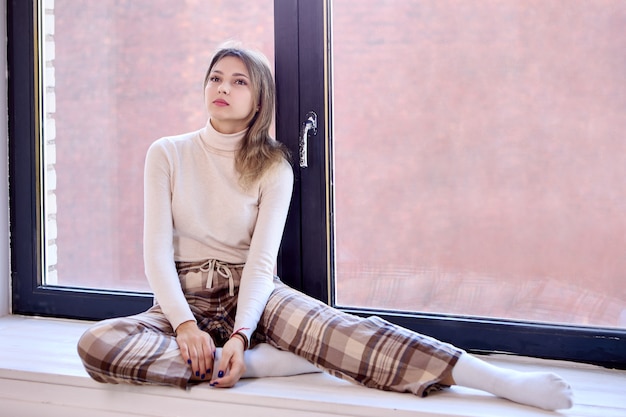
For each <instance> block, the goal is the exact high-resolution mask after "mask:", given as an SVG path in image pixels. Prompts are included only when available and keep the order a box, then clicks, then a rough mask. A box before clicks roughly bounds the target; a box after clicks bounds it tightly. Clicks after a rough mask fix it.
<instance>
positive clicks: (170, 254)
mask: <svg viewBox="0 0 626 417" xmlns="http://www.w3.org/2000/svg"><path fill="white" fill-rule="evenodd" d="M244 134H245V131H244V132H240V133H235V134H232V135H225V134H221V133H219V132H217V131H216V130H215V129H214V128H213V127H212V125H211V123H210V122H208V123H207V125H206V127H205V128H204V129H201V130H199V131H196V132H192V133H187V134H183V135H180V136H173V137H165V138H161V139H159V140H157V141H156V142H154V143H153V144H152V145H151V146H150V149H149V150H148V153H147V156H146V164H145V176H144V264H145V271H146V276H147V278H148V281H149V283H150V286H151V288H152V290H153V292H154V295H155V298H156V299H157V301H158V303H159V305H160V306H161V308H162V309H163V312H164V314H165V316H166V317H167V318H168V320H169V321H170V323H171V325H172V327H173V328H174V329H176V328H177V327H178V326H179V325H180V324H181V323H183V322H185V321H189V320H195V318H194V316H193V314H192V313H191V309H190V308H189V305H188V304H187V302H186V300H185V297H184V294H183V292H182V289H181V286H180V283H179V279H178V274H177V271H176V267H175V263H174V262H175V261H186V262H189V261H192V262H193V261H203V260H207V259H217V260H219V261H223V262H228V263H245V267H244V268H243V274H242V277H241V285H240V288H239V299H238V307H237V314H236V318H235V329H240V328H245V329H247V330H244V331H243V332H244V334H245V335H246V336H247V337H248V340H250V336H251V334H252V332H253V331H254V330H255V329H256V326H257V323H258V321H259V319H260V317H261V314H262V312H263V310H264V308H265V305H266V303H267V300H268V298H269V296H270V293H271V292H272V290H273V289H274V283H273V274H274V266H275V263H276V257H277V254H278V248H279V245H280V241H281V238H282V233H283V229H284V224H285V219H286V217H287V211H288V208H289V201H290V199H291V193H292V187H293V172H292V170H291V167H290V165H289V164H288V163H287V162H286V161H285V162H284V163H283V164H278V165H276V166H274V167H273V168H272V169H270V170H269V171H268V172H267V173H266V174H265V175H264V176H263V177H262V178H261V179H260V180H259V181H258V182H257V183H256V184H254V185H252V186H250V187H249V189H248V190H244V189H243V188H242V187H241V186H240V184H239V175H238V173H237V172H236V170H235V160H234V158H235V153H236V150H237V149H238V147H239V145H240V142H241V140H242V138H243V136H244Z"/></svg>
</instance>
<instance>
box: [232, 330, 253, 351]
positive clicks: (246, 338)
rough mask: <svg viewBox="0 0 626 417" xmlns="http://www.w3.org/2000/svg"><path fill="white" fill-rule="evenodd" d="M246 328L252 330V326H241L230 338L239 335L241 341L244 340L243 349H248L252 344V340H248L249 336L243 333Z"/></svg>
mask: <svg viewBox="0 0 626 417" xmlns="http://www.w3.org/2000/svg"><path fill="white" fill-rule="evenodd" d="M244 330H250V328H248V327H241V328H239V329H237V330H235V331H234V332H233V333H232V334H231V335H230V339H232V337H233V336H239V337H240V338H241V341H242V342H243V350H248V347H249V346H250V342H249V341H248V337H247V336H246V335H245V334H243V333H242V331H244Z"/></svg>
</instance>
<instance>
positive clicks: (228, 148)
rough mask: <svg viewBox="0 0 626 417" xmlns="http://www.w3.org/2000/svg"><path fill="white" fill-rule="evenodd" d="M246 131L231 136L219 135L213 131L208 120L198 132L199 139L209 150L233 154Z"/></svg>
mask: <svg viewBox="0 0 626 417" xmlns="http://www.w3.org/2000/svg"><path fill="white" fill-rule="evenodd" d="M247 131H248V129H244V130H242V131H241V132H237V133H231V134H225V133H220V132H218V131H217V130H215V128H214V127H213V125H212V124H211V119H209V120H208V121H207V124H206V126H205V127H204V129H202V130H201V131H200V139H201V140H202V142H203V143H204V144H205V145H207V146H208V147H209V148H210V149H214V150H217V151H222V152H235V151H237V150H238V149H239V147H240V145H241V141H242V140H243V137H244V135H245V134H246V132H247Z"/></svg>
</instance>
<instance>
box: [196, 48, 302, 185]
mask: <svg viewBox="0 0 626 417" xmlns="http://www.w3.org/2000/svg"><path fill="white" fill-rule="evenodd" d="M227 56H231V57H236V58H239V59H241V61H242V62H243V63H244V65H245V66H246V69H247V70H248V74H249V76H250V85H251V88H252V91H253V93H252V97H253V103H252V111H251V113H250V115H249V116H248V120H247V124H248V131H247V132H246V134H245V135H244V138H243V140H242V145H241V147H240V148H239V150H238V152H237V155H236V158H235V168H236V169H237V172H239V175H240V176H241V177H240V181H241V184H242V185H243V186H244V187H248V186H250V185H252V184H253V183H254V182H256V181H257V180H258V179H260V178H261V177H262V176H263V175H264V174H265V173H266V172H267V171H268V170H269V169H270V168H271V167H272V166H273V165H274V164H276V163H278V162H281V161H283V160H286V161H289V160H290V157H289V151H288V150H287V148H286V147H285V145H283V144H282V143H280V142H278V141H277V140H275V139H274V138H272V137H271V136H270V134H269V131H270V127H271V125H272V121H273V119H274V107H275V103H276V88H275V85H274V77H273V76H272V71H271V69H270V65H269V62H268V60H267V58H266V57H265V55H263V54H262V53H260V52H257V51H254V50H251V49H245V48H243V47H241V46H240V45H239V44H235V43H231V42H229V43H227V44H223V45H222V46H221V47H219V48H218V49H217V51H216V52H215V54H214V55H213V58H212V59H211V63H210V64H209V68H208V69H207V72H206V75H205V77H204V87H206V85H207V83H208V82H209V77H210V74H211V70H212V69H213V67H214V66H215V64H217V62H218V61H219V60H220V59H222V58H224V57H227ZM257 109H258V111H257Z"/></svg>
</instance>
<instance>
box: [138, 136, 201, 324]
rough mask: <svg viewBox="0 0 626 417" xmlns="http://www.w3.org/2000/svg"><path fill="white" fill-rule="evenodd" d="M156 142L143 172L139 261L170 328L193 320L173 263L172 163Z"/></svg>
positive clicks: (162, 144)
mask: <svg viewBox="0 0 626 417" xmlns="http://www.w3.org/2000/svg"><path fill="white" fill-rule="evenodd" d="M166 145H167V141H166V140H163V139H162V140H159V141H157V142H155V143H153V144H152V146H150V148H149V149H148V153H147V155H146V163H145V170H144V233H143V259H144V268H145V272H146V277H147V278H148V282H149V283H150V287H151V288H152V291H153V292H154V296H155V298H156V299H157V301H158V303H159V305H160V306H161V309H162V310H163V313H164V314H165V316H166V317H167V318H168V320H169V321H170V324H171V325H172V328H173V329H176V328H177V327H178V326H179V325H180V324H181V323H184V322H186V321H191V320H193V321H195V318H194V316H193V314H192V312H191V309H190V308H189V305H188V304H187V300H186V299H185V296H184V294H183V291H182V290H181V287H180V282H179V280H178V272H177V271H176V265H175V263H174V226H173V220H172V219H173V217H172V190H171V180H170V178H171V169H172V164H171V161H170V160H169V158H168V155H167V152H166V150H165V146H166Z"/></svg>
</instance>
